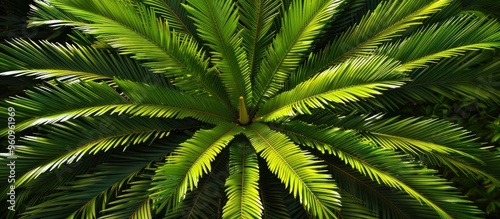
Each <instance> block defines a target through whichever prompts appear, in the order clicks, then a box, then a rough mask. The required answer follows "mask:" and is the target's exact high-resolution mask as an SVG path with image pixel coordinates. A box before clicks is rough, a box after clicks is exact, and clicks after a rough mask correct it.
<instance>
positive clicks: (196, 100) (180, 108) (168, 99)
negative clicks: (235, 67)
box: [115, 79, 234, 124]
mask: <svg viewBox="0 0 500 219" xmlns="http://www.w3.org/2000/svg"><path fill="white" fill-rule="evenodd" d="M115 81H116V83H117V84H118V87H119V88H120V89H122V91H123V93H124V94H125V95H126V96H127V97H128V98H130V101H131V102H132V103H134V104H137V105H138V107H136V108H135V109H133V111H134V114H136V115H142V116H150V117H153V116H156V117H175V118H185V117H188V116H189V117H193V118H196V119H198V120H200V121H205V122H208V123H213V124H218V123H221V122H227V121H233V120H234V118H233V113H232V112H231V111H229V110H226V109H225V108H221V105H220V103H219V102H216V101H214V99H212V98H209V97H206V96H191V95H188V94H185V93H182V92H179V91H177V90H173V89H170V88H167V87H159V86H153V85H149V84H142V83H137V82H132V81H123V80H117V79H115ZM150 106H156V107H153V108H149V107H150ZM157 106H164V108H165V109H164V110H162V109H160V108H159V107H157Z"/></svg>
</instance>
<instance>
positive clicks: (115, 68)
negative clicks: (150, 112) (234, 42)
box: [0, 39, 168, 86]
mask: <svg viewBox="0 0 500 219" xmlns="http://www.w3.org/2000/svg"><path fill="white" fill-rule="evenodd" d="M0 47H1V48H2V49H3V50H4V51H5V53H0V61H1V62H0V72H2V73H0V75H13V76H24V75H27V76H32V77H35V78H36V79H44V80H48V79H53V78H55V79H58V80H60V81H65V80H69V81H74V80H82V81H99V80H105V81H107V82H108V83H110V84H113V78H114V77H116V78H119V79H122V80H131V81H135V82H144V83H148V84H155V85H158V86H167V85H168V82H167V81H166V80H165V78H164V77H163V76H160V75H153V74H152V73H151V72H150V71H149V70H148V69H147V68H144V67H143V66H141V64H140V63H139V62H137V61H134V60H132V59H130V58H129V57H127V56H119V55H118V54H116V53H114V52H109V51H103V50H98V49H94V48H91V47H86V46H80V45H74V44H68V43H67V44H65V45H62V44H59V43H50V42H48V41H41V42H38V43H37V42H33V41H26V40H22V39H16V40H13V41H11V42H8V44H7V45H1V46H0Z"/></svg>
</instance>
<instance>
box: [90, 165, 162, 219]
mask: <svg viewBox="0 0 500 219" xmlns="http://www.w3.org/2000/svg"><path fill="white" fill-rule="evenodd" d="M151 177H152V174H144V173H142V174H140V175H138V176H136V177H135V178H134V179H133V180H130V181H128V182H127V187H128V188H127V187H125V188H124V189H122V190H121V191H120V192H121V194H120V195H118V196H116V197H115V198H114V199H113V200H112V201H110V202H109V203H107V206H106V207H105V208H104V209H103V210H102V214H103V215H102V216H100V217H99V219H111V218H129V219H152V218H153V217H152V212H151V199H150V198H149V193H150V192H149V189H150V188H151Z"/></svg>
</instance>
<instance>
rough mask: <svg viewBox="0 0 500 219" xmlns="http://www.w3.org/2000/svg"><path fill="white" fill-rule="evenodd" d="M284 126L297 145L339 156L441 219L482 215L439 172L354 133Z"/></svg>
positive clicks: (300, 126) (282, 130)
mask: <svg viewBox="0 0 500 219" xmlns="http://www.w3.org/2000/svg"><path fill="white" fill-rule="evenodd" d="M285 127H286V128H284V129H280V130H279V131H281V132H285V133H287V134H288V135H293V138H292V139H293V140H294V141H296V142H297V143H299V144H303V145H306V146H309V147H312V148H317V149H319V150H320V151H323V153H328V154H331V155H333V156H335V157H338V158H339V159H340V160H342V161H344V162H345V163H346V164H348V165H350V166H351V168H353V169H356V170H357V171H358V172H359V173H361V174H363V175H364V176H367V177H369V178H370V179H371V180H372V181H376V182H377V183H379V184H385V185H386V186H389V187H392V188H395V189H398V190H402V191H404V192H406V193H407V194H408V195H410V196H411V197H412V198H414V199H416V200H418V201H419V202H421V203H424V204H426V205H427V206H429V207H430V208H432V209H434V210H435V211H436V213H437V214H438V215H439V216H440V217H442V218H464V217H465V218H472V217H474V215H475V214H477V213H479V212H480V211H479V210H477V209H476V208H475V207H474V206H470V205H469V204H470V201H468V200H466V199H464V198H462V197H461V196H459V195H457V194H456V191H455V190H454V188H453V187H451V186H450V185H449V183H448V182H446V181H445V180H443V179H441V178H439V177H436V176H434V174H435V173H436V171H434V170H430V169H425V168H423V167H422V166H417V165H413V164H410V163H408V162H407V161H405V160H404V159H401V158H402V156H401V155H398V154H396V153H395V152H393V151H391V150H388V149H383V148H375V147H372V146H371V145H369V144H366V143H363V142H361V141H360V139H359V137H357V136H355V135H353V133H352V132H349V131H342V130H338V129H332V128H330V127H326V128H320V127H315V126H313V125H309V124H305V123H301V122H298V121H296V122H293V123H291V124H288V125H287V126H285ZM331 136H335V137H333V138H332V137H331ZM459 206H460V207H459Z"/></svg>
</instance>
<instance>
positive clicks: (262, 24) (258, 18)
mask: <svg viewBox="0 0 500 219" xmlns="http://www.w3.org/2000/svg"><path fill="white" fill-rule="evenodd" d="M280 6H281V1H265V0H257V1H255V0H242V1H238V10H239V12H240V22H241V23H242V25H243V26H244V28H242V30H241V31H242V32H241V36H242V38H243V41H242V46H243V47H244V48H245V51H246V52H247V58H248V60H249V61H248V63H249V69H250V70H249V71H250V73H251V79H252V80H253V79H254V78H255V76H256V74H257V72H258V70H259V69H260V64H261V62H262V60H263V58H264V55H265V52H266V49H267V47H269V45H270V43H271V42H272V37H273V34H271V33H272V30H271V27H272V24H273V21H274V18H275V17H276V16H277V15H278V12H279V9H280Z"/></svg>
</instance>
